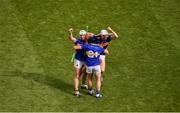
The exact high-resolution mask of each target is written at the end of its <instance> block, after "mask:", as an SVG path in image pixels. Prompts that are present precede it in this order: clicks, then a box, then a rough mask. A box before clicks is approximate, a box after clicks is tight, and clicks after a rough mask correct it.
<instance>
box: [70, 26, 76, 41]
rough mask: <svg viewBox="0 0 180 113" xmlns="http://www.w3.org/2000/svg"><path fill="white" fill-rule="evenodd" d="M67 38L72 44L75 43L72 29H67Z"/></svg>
mask: <svg viewBox="0 0 180 113" xmlns="http://www.w3.org/2000/svg"><path fill="white" fill-rule="evenodd" d="M68 38H69V40H71V41H72V42H76V38H74V37H73V29H72V28H70V29H69V36H68Z"/></svg>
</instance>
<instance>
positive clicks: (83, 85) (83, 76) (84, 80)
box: [81, 65, 88, 89]
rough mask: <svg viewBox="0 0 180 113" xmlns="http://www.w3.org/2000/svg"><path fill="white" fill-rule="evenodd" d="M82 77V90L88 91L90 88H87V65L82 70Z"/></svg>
mask: <svg viewBox="0 0 180 113" xmlns="http://www.w3.org/2000/svg"><path fill="white" fill-rule="evenodd" d="M81 77H82V84H81V88H82V89H88V86H87V83H86V79H87V73H86V66H85V65H83V67H82V69H81Z"/></svg>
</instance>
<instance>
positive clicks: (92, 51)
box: [81, 44, 105, 66]
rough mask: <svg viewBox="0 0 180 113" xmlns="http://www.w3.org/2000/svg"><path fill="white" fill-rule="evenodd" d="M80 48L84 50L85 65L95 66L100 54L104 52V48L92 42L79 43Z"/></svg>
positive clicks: (98, 61) (98, 63) (97, 63)
mask: <svg viewBox="0 0 180 113" xmlns="http://www.w3.org/2000/svg"><path fill="white" fill-rule="evenodd" d="M81 49H84V50H85V51H86V60H85V62H86V65H87V66H97V65H100V59H99V57H100V54H101V53H103V52H104V50H105V49H104V48H102V47H100V46H98V45H92V44H83V45H81Z"/></svg>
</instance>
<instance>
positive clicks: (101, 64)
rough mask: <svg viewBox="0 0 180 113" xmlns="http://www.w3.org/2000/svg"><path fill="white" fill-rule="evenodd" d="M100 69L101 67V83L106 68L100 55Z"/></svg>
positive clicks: (103, 57) (102, 56)
mask: <svg viewBox="0 0 180 113" xmlns="http://www.w3.org/2000/svg"><path fill="white" fill-rule="evenodd" d="M100 67H101V81H103V78H104V72H105V68H106V61H105V55H100Z"/></svg>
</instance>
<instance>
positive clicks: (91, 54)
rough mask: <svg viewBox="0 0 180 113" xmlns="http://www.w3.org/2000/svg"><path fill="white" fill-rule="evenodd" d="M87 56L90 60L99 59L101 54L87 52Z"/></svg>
mask: <svg viewBox="0 0 180 113" xmlns="http://www.w3.org/2000/svg"><path fill="white" fill-rule="evenodd" d="M86 54H87V56H88V57H89V58H94V57H98V56H99V53H98V52H93V51H86Z"/></svg>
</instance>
